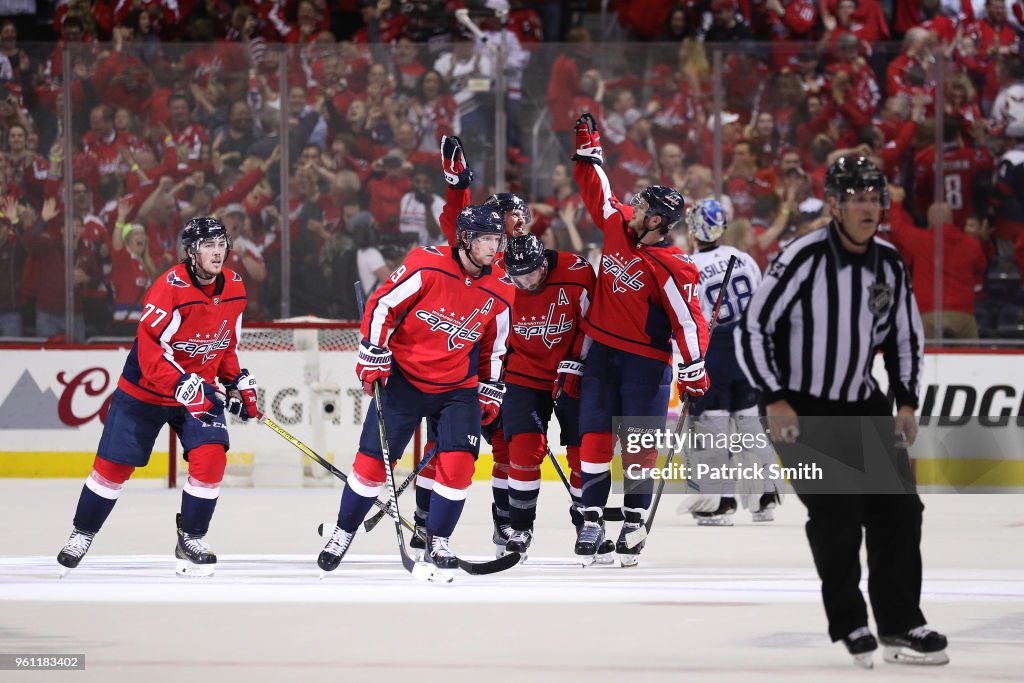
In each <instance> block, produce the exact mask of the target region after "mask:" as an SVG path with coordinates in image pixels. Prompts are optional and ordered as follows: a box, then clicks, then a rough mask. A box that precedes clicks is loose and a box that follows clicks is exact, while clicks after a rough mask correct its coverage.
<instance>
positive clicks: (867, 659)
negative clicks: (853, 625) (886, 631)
mask: <svg viewBox="0 0 1024 683" xmlns="http://www.w3.org/2000/svg"><path fill="white" fill-rule="evenodd" d="M843 645H845V646H846V649H847V651H848V652H849V653H850V654H851V655H852V656H853V663H854V664H856V665H857V666H861V667H864V668H865V669H873V668H874V667H875V660H874V652H875V650H877V649H878V641H877V640H875V636H874V635H873V634H872V633H871V629H869V628H868V627H867V626H861V627H860V628H857V629H854V630H853V631H851V632H850V635H848V636H846V637H845V638H843Z"/></svg>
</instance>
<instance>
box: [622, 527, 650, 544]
mask: <svg viewBox="0 0 1024 683" xmlns="http://www.w3.org/2000/svg"><path fill="white" fill-rule="evenodd" d="M646 540H647V527H645V526H641V527H640V528H639V529H637V530H636V531H630V532H629V533H628V534H626V546H627V547H629V548H635V547H637V546H638V545H640V544H641V543H643V542H644V541H646Z"/></svg>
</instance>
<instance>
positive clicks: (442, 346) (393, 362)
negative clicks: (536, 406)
mask: <svg viewBox="0 0 1024 683" xmlns="http://www.w3.org/2000/svg"><path fill="white" fill-rule="evenodd" d="M456 234H457V238H458V243H457V246H455V247H422V248H420V249H417V250H415V251H413V252H412V253H411V254H410V255H409V256H408V257H407V258H406V260H405V262H404V263H403V264H402V265H401V266H400V267H399V268H398V269H397V270H396V271H395V272H394V273H393V274H392V275H391V278H390V279H389V280H388V282H386V283H385V284H384V285H383V286H381V287H380V288H379V289H378V290H377V291H376V292H374V294H373V296H372V297H371V298H370V301H369V303H368V304H367V307H366V311H365V313H364V315H363V322H362V327H361V331H362V336H363V341H362V343H361V345H360V348H359V359H358V362H357V364H356V374H357V375H358V376H359V379H360V381H361V382H362V383H363V388H364V389H365V390H367V392H368V393H369V392H370V391H371V390H372V385H373V382H374V381H376V380H380V381H381V382H382V383H383V384H384V390H383V393H382V399H381V400H382V401H383V406H380V407H378V406H377V405H376V401H374V402H372V403H371V405H370V410H369V413H368V414H367V416H366V421H365V422H364V423H363V432H362V435H361V436H360V439H359V451H358V453H356V458H355V462H354V464H353V466H352V474H351V476H350V477H349V479H348V482H347V483H346V485H345V489H344V491H343V492H342V495H341V503H340V505H339V509H338V521H337V526H336V527H335V529H334V532H333V533H332V534H331V538H330V540H329V541H328V542H327V544H326V546H324V549H323V551H322V552H321V553H320V556H319V558H318V560H317V564H319V566H320V568H321V570H323V571H325V572H329V571H333V570H334V569H335V568H337V566H338V563H339V562H340V561H341V559H342V557H344V555H345V552H346V551H347V550H348V548H349V546H350V544H351V543H352V538H353V536H354V535H355V532H356V529H357V528H358V526H359V524H360V523H361V522H362V521H363V518H364V517H365V516H366V513H367V512H369V509H370V507H372V505H373V501H374V500H376V498H377V494H378V493H380V490H381V488H382V486H383V483H384V481H385V476H386V475H385V471H384V467H385V464H384V458H383V451H382V449H381V444H380V436H379V432H378V429H377V410H378V409H381V410H382V411H383V415H384V422H385V424H386V426H387V434H388V442H389V443H388V445H389V452H390V453H393V454H395V455H396V456H399V455H400V454H401V453H403V452H404V451H405V447H406V445H407V444H408V443H409V440H410V439H411V438H412V435H413V432H414V431H415V430H416V427H417V425H419V423H420V421H421V420H422V419H423V418H425V417H429V418H435V419H436V420H437V448H438V454H437V456H436V458H435V459H436V461H437V466H436V470H437V474H436V479H435V481H434V483H433V487H432V494H431V499H430V506H429V513H428V516H427V518H426V520H424V521H425V525H426V529H425V531H426V538H425V540H426V553H425V559H426V560H427V561H428V562H430V563H432V564H434V565H435V566H436V567H437V568H438V569H441V570H452V569H454V568H456V567H457V566H458V558H457V557H456V556H455V555H454V554H453V553H452V551H451V550H450V549H449V546H448V543H449V538H450V537H451V535H452V533H453V532H454V531H455V526H456V524H457V523H458V521H459V516H460V515H461V514H462V508H463V506H464V504H465V500H466V491H467V489H468V488H469V484H470V482H471V481H472V478H473V471H474V469H475V461H476V456H477V453H478V449H479V439H480V428H481V424H487V423H490V422H492V421H493V420H494V419H496V418H497V416H498V412H499V410H500V409H501V402H502V399H503V398H504V394H505V386H504V383H503V382H502V362H503V360H504V356H505V348H506V343H507V339H508V330H509V309H510V307H511V302H512V296H513V291H514V288H513V286H512V283H511V282H510V281H509V279H508V277H507V276H506V275H505V272H504V271H503V270H501V269H500V268H494V267H493V266H492V263H493V261H494V258H495V256H497V254H498V252H499V251H500V250H501V247H502V246H503V243H504V239H505V231H504V229H503V226H502V224H501V216H500V214H498V213H497V212H495V211H492V210H490V209H489V208H486V207H480V206H469V207H466V208H465V209H463V210H462V211H461V212H460V213H459V217H458V220H457V225H456ZM392 465H393V464H392V463H389V466H392Z"/></svg>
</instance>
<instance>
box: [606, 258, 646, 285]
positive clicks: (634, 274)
mask: <svg viewBox="0 0 1024 683" xmlns="http://www.w3.org/2000/svg"><path fill="white" fill-rule="evenodd" d="M640 262H641V259H640V257H639V256H634V257H633V258H632V259H630V260H629V261H626V260H625V259H624V258H623V257H622V254H620V253H619V252H615V253H614V254H602V255H601V265H602V266H603V267H604V272H605V273H606V274H608V275H611V276H612V277H613V278H615V279H614V281H613V282H612V291H613V292H625V291H627V288H628V289H632V290H633V291H634V292H639V291H640V290H641V289H643V288H644V281H643V277H642V275H643V267H642V266H640V267H637V268H636V269H635V270H633V267H634V266H639V264H640Z"/></svg>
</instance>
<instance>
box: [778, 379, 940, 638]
mask: <svg viewBox="0 0 1024 683" xmlns="http://www.w3.org/2000/svg"><path fill="white" fill-rule="evenodd" d="M785 398H786V400H787V401H788V402H789V403H790V405H791V406H792V407H793V409H794V410H795V411H796V413H797V415H799V416H801V420H800V437H799V439H798V443H797V444H776V447H777V448H778V451H779V456H780V459H781V460H782V464H783V465H785V466H787V467H791V466H794V465H797V464H800V463H801V462H806V461H807V459H808V458H809V457H810V456H809V455H808V454H809V453H810V452H817V453H823V454H827V455H828V456H829V457H828V458H827V459H825V460H826V462H824V463H823V469H824V476H823V478H822V480H821V481H818V482H813V483H810V484H809V483H807V482H800V481H794V482H792V483H793V486H794V488H795V489H796V492H797V495H798V497H799V498H800V501H801V502H802V503H803V504H804V505H805V506H806V507H807V517H808V519H807V526H806V529H807V540H808V541H809V542H810V546H811V553H812V555H813V556H814V565H815V567H816V568H817V570H818V576H819V577H820V578H821V595H822V598H823V600H824V603H825V614H826V616H827V618H828V633H829V636H830V637H831V638H832V641H833V642H835V641H838V640H840V639H842V638H844V637H846V636H848V635H849V634H850V632H851V631H853V630H854V629H857V628H859V627H861V626H866V625H867V623H868V614H867V605H866V604H865V603H864V596H863V595H862V594H861V592H860V586H859V584H860V578H861V566H860V546H861V539H862V538H864V539H865V540H866V544H867V560H868V595H869V596H870V599H871V609H872V611H873V612H874V615H875V622H876V624H877V627H878V633H879V634H883V635H891V634H897V633H902V632H904V631H907V630H909V629H911V628H914V627H917V626H923V625H924V624H925V618H924V615H923V614H922V613H921V608H920V603H921V521H922V515H921V513H922V511H923V510H924V505H923V504H922V503H921V499H920V498H919V497H918V495H917V492H916V486H915V485H914V483H913V475H912V473H911V471H910V463H909V457H908V455H907V452H906V451H905V450H897V449H896V447H895V437H894V426H895V423H894V420H893V418H892V411H891V408H890V405H889V402H888V401H886V399H885V397H884V396H882V394H881V393H876V394H875V395H873V396H872V397H870V398H869V399H867V400H866V401H858V402H852V403H851V402H845V401H842V402H841V401H826V400H822V399H820V398H816V397H813V396H808V395H803V394H789V395H787V396H786V397H785ZM803 416H837V417H839V416H844V417H845V416H849V417H853V416H871V417H870V418H869V419H861V420H854V419H842V420H835V419H817V420H815V419H804V417H803ZM865 447H866V448H865ZM879 458H885V459H886V461H885V463H891V467H890V468H889V471H890V472H892V473H898V478H899V480H900V481H899V484H900V485H899V486H897V487H896V488H892V486H891V485H892V483H893V481H892V480H894V479H895V478H896V477H887V478H886V481H878V480H874V479H871V478H858V477H856V476H851V475H850V473H851V472H860V471H863V469H864V461H866V460H870V459H876V460H877V459H879ZM885 463H883V464H885ZM876 464H877V462H876ZM886 484H889V486H886ZM879 490H894V491H899V492H893V493H878V492H877V491H879ZM836 491H843V492H841V493H837V492H836Z"/></svg>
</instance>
